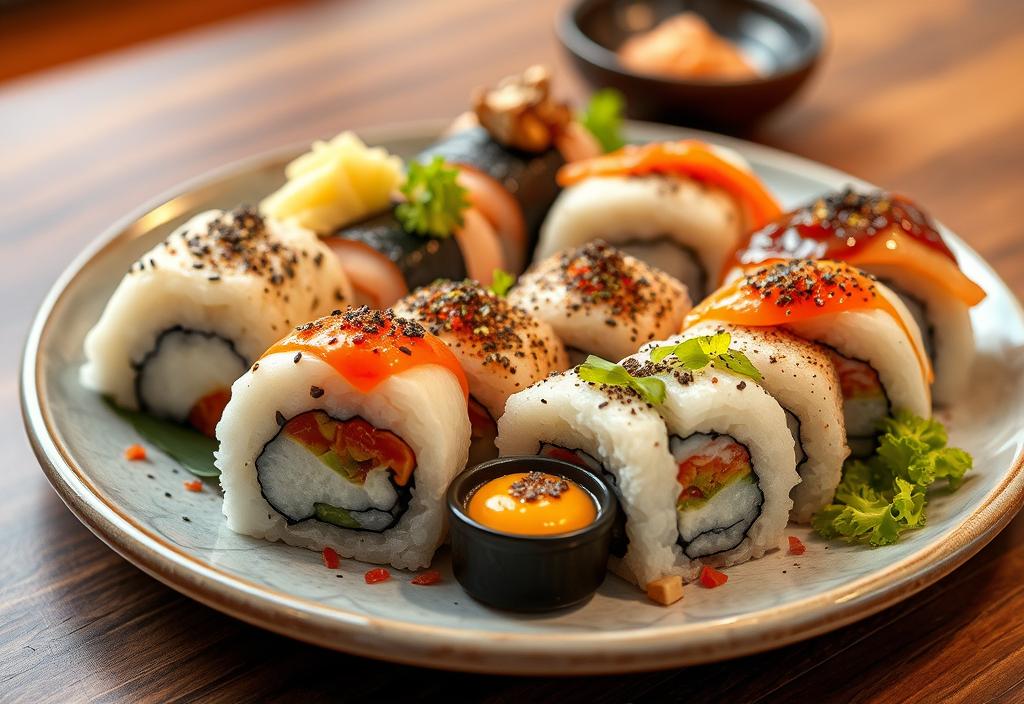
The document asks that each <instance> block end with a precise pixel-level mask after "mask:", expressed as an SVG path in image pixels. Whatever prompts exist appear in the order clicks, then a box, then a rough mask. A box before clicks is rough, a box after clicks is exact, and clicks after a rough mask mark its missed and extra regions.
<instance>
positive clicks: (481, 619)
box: [22, 124, 1024, 674]
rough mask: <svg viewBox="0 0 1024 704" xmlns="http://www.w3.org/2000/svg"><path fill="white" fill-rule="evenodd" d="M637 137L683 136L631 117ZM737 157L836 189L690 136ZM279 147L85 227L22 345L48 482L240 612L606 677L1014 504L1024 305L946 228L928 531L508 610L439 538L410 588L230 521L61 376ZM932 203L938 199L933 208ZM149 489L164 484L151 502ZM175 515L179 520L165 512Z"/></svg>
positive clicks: (730, 644) (182, 579)
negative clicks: (967, 288) (955, 393)
mask: <svg viewBox="0 0 1024 704" xmlns="http://www.w3.org/2000/svg"><path fill="white" fill-rule="evenodd" d="M438 129H439V126H438V125H436V124H434V125H429V126H424V125H418V126H407V127H404V128H397V129H392V130H389V131H387V132H381V131H377V132H376V133H375V132H371V131H366V132H365V133H364V134H363V136H364V138H365V139H366V140H367V141H368V142H369V143H371V144H374V143H377V144H383V145H385V146H387V147H389V148H391V149H392V150H394V151H396V152H398V153H401V154H403V155H410V154H412V153H415V152H416V151H417V150H418V149H420V148H422V147H423V146H425V144H426V143H427V142H429V141H430V139H431V138H432V137H433V136H434V135H435V134H437V132H438ZM630 136H631V137H632V138H633V139H636V140H649V139H675V138H680V137H687V136H694V133H693V132H690V131H686V130H680V129H676V128H668V127H662V126H656V125H642V124H634V125H632V126H631V135H630ZM698 136H701V137H703V138H706V139H709V140H711V141H716V142H719V143H723V144H726V145H728V146H731V147H733V148H735V149H737V150H738V151H739V152H741V153H742V154H743V155H744V156H745V157H746V158H747V159H749V160H750V162H751V163H752V164H753V165H754V168H755V169H756V170H757V171H758V173H759V174H760V175H761V177H762V178H763V179H764V180H765V182H766V183H767V184H768V186H769V187H770V188H771V189H772V190H773V191H775V193H777V194H778V195H779V197H780V198H781V199H782V201H783V202H784V203H785V204H786V205H794V204H797V203H799V202H802V201H805V200H806V199H808V198H809V197H811V196H814V195H816V194H818V193H820V192H822V191H825V190H828V189H835V188H839V187H842V186H843V185H845V184H847V183H855V184H860V185H866V184H863V183H862V182H860V181H858V180H857V179H854V178H852V177H850V176H847V175H845V174H842V173H839V172H837V171H835V170H832V169H829V168H827V167H824V166H821V165H818V164H815V163H812V162H809V161H806V160H804V159H800V158H797V157H794V156H790V155H787V154H783V153H780V152H777V151H774V150H771V149H767V148H765V147H760V146H756V145H753V144H749V143H746V142H740V141H737V140H732V139H727V138H724V137H719V136H716V135H703V134H698ZM297 151H298V150H296V149H291V150H288V151H287V152H281V153H278V154H276V155H271V156H267V157H260V158H257V159H254V160H249V161H246V162H244V163H242V164H238V165H235V166H232V167H229V168H227V169H224V170H222V171H219V172H217V173H215V174H212V175H210V176H207V177H204V178H202V179H199V180H197V181H195V182H192V183H189V184H186V185H185V186H184V187H182V188H181V189H180V190H179V191H178V192H177V193H176V194H174V195H173V196H170V197H166V198H162V199H160V200H159V201H158V203H157V204H156V205H155V206H151V207H148V208H145V209H144V210H142V211H141V212H140V213H139V214H136V215H134V216H132V217H130V218H128V219H126V220H125V221H123V222H122V223H120V224H119V225H117V226H115V227H114V228H112V229H111V230H110V231H109V232H107V233H106V234H105V235H104V236H103V237H101V238H100V239H99V240H98V241H97V242H96V243H95V244H94V245H93V246H91V247H90V248H89V249H88V251H86V252H84V253H83V254H82V255H81V256H80V257H79V258H78V259H77V260H76V261H75V262H74V264H72V266H71V267H70V268H69V269H68V271H67V272H65V274H64V275H63V276H62V277H61V278H60V280H59V281H58V282H57V283H56V285H55V286H54V287H53V290H52V291H51V292H50V295H49V296H48V298H47V299H46V302H45V303H44V304H43V306H42V309H41V310H40V312H39V315H38V317H37V318H36V321H35V324H34V325H33V328H32V331H31V334H30V336H29V339H28V343H27V347H26V350H25V356H24V362H23V373H22V403H23V410H24V414H25V422H26V426H27V428H28V433H29V436H30V438H31V440H32V443H33V446H34V448H35V451H36V453H37V455H38V457H39V460H40V462H41V464H42V466H43V469H44V471H45V472H46V475H47V477H48V478H49V480H50V482H51V483H52V484H53V486H54V488H55V489H56V490H57V493H58V494H60V496H61V498H63V499H64V501H65V502H66V503H67V505H68V506H69V507H70V508H71V510H72V511H73V512H74V513H75V514H76V515H77V516H78V517H79V518H80V519H81V520H82V521H83V522H84V523H85V524H86V525H87V526H89V528H90V529H92V530H93V532H95V533H96V534H97V535H98V536H99V537H100V538H102V539H103V540H104V541H106V542H107V543H108V544H109V545H110V546H111V547H113V548H114V549H115V550H117V551H118V552H119V553H120V554H122V555H123V556H124V557H125V558H127V559H128V560H130V561H132V562H133V563H135V564H136V565H138V566H139V567H141V568H142V569H144V570H146V571H147V572H149V573H150V574H151V575H153V576H154V577H156V578H157V579H159V580H161V581H163V582H164V583H166V584H168V585H170V586H171V587H173V588H175V589H177V590H179V591H181V592H183V593H185V594H187V595H189V596H191V597H193V598H195V599H197V600H199V601H201V602H203V603H205V604H207V605H209V606H212V607H214V608H217V609H220V610H221V611H224V612H226V613H229V614H232V615H234V616H237V617H238V618H241V619H243V620H245V621H249V622H250V623H254V624H257V625H260V626H263V627H265V628H268V629H271V630H274V631H278V632H280V633H284V634H287V635H290V636H293V637H295V638H299V639H302V640H306V641H310V642H313V643H318V644H320V645H323V646H327V647H330V648H336V649H338V650H344V651H349V652H353V653H358V654H360V655H366V656H370V657H376V658H384V659H388V660H396V661H401V662H406V663H413V664H417V665H426V666H433V667H443V668H452V669H459V670H473V671H482V672H502V673H561V674H567V673H598V672H600V673H609V672H625V671H631V670H642V669H654V668H660V667H669V666H676V665H684V664H692V663H699V662H706V661H710V660H716V659H721V658H727V657H733V656H737V655H741V654H746V653H750V652H754V651H758V650H765V649H768V648H772V647H777V646H780V645H783V644H786V643H790V642H792V641H796V640H799V639H802V638H807V637H810V636H813V635H816V634H819V633H823V632H825V631H828V630H831V629H834V628H837V627H839V626H842V625H844V624H847V623H850V622H851V621H854V620H856V619H859V618H863V617H865V616H867V615H869V614H872V613H874V612H877V611H879V610H880V609H882V608H884V607H886V606H889V605H891V604H893V603H895V602H897V601H899V600H900V599H903V598H906V597H907V596H909V595H911V594H913V593H914V592H916V591H918V590H920V589H922V588H924V587H925V586H927V585H928V584H931V583H932V582H934V581H936V580H937V579H939V578H940V577H942V576H943V575H945V574H947V573H948V572H949V571H951V570H952V569H954V568H955V567H957V566H958V565H960V564H962V563H963V562H964V561H965V560H967V559H968V558H969V557H970V556H971V555H973V554H974V553H975V552H977V551H978V550H979V549H981V547H982V546H983V545H985V543H987V542H988V541H989V540H990V539H991V538H992V537H993V536H994V535H995V534H996V533H997V532H998V531H999V530H1000V529H1001V528H1002V527H1003V526H1005V525H1006V523H1007V522H1008V521H1009V520H1010V518H1011V517H1012V516H1013V515H1014V514H1015V513H1016V512H1017V510H1018V509H1019V507H1020V505H1021V502H1022V499H1024V473H1022V465H1024V457H1022V443H1024V431H1022V429H1021V427H1020V424H1021V420H1022V419H1024V368H1022V367H1024V356H1022V355H1021V354H1020V349H1021V345H1022V344H1024V314H1022V311H1021V309H1020V307H1019V305H1018V303H1017V301H1016V300H1015V298H1014V296H1013V294H1012V293H1011V292H1010V291H1009V290H1008V289H1007V287H1006V285H1005V284H1004V283H1003V282H1002V281H1000V280H999V278H998V277H997V276H996V274H995V273H994V272H993V271H992V270H991V269H990V268H989V267H988V266H987V265H986V264H985V262H984V261H982V259H981V258H980V257H979V256H978V255H977V254H976V253H975V252H973V251H972V250H970V249H969V248H967V247H966V246H965V245H964V244H963V242H961V241H960V240H959V239H957V238H956V237H953V236H951V237H950V241H951V243H952V246H953V248H954V250H955V251H956V253H957V255H958V256H959V258H960V261H961V263H962V265H963V268H964V270H965V271H966V273H967V274H968V275H969V276H970V277H971V278H972V279H974V280H975V281H977V282H978V283H979V284H981V286H983V287H984V289H985V290H986V291H987V292H988V298H987V299H986V300H985V301H984V302H983V303H982V304H981V305H980V306H978V307H977V308H976V309H975V310H974V312H973V320H974V325H975V330H976V336H977V341H978V342H977V344H978V348H979V349H978V356H979V363H978V365H977V368H976V369H975V371H974V378H973V383H972V385H971V389H972V392H971V395H970V398H967V399H964V401H963V403H961V404H960V405H958V406H956V407H955V408H953V409H951V410H950V411H948V412H945V413H943V414H941V416H942V418H943V420H944V421H946V422H947V423H948V424H949V427H950V429H951V444H954V445H958V446H961V447H964V448H966V449H967V450H969V451H970V452H971V453H973V455H974V458H975V467H976V469H975V470H974V471H973V472H972V473H971V474H970V475H969V477H970V478H969V479H968V481H967V482H966V483H965V484H964V486H963V487H962V488H961V489H960V490H959V491H958V492H956V493H955V494H952V495H947V496H937V497H934V498H933V499H932V500H931V501H930V503H929V507H928V518H929V524H928V526H927V528H925V529H923V530H920V531H915V532H911V533H909V534H907V535H906V537H905V538H904V539H903V540H901V541H900V543H899V544H898V545H895V546H892V547H886V548H881V549H874V550H872V549H867V548H863V547H851V546H844V545H840V544H826V543H825V542H823V541H821V540H819V539H817V538H815V537H814V536H812V535H810V533H809V531H808V530H807V529H804V528H795V527H792V528H791V529H790V531H789V533H790V534H791V535H797V536H799V537H800V538H801V539H802V540H803V541H804V542H805V543H806V544H807V553H806V554H805V555H803V556H802V557H798V558H797V557H793V556H791V555H786V554H784V553H783V552H777V553H775V554H772V555H769V556H767V557H765V558H764V559H761V560H757V561H754V562H750V563H748V564H745V565H740V566H739V567H735V568H731V569H730V570H729V571H728V573H729V582H728V584H727V585H726V586H724V587H722V588H719V589H714V590H710V589H704V588H702V587H699V586H690V587H687V589H686V596H685V598H684V599H683V600H682V601H681V602H679V603H677V604H675V605H673V606H671V607H669V608H663V607H659V606H656V605H654V604H652V603H650V602H649V601H648V600H647V599H646V598H645V597H644V596H643V595H642V594H640V593H639V592H638V591H637V590H636V589H635V588H633V587H631V586H628V585H627V584H626V583H625V582H622V581H620V580H619V579H618V578H615V577H609V578H608V580H607V581H606V583H605V585H604V586H603V587H602V588H601V590H600V592H599V593H598V594H597V595H596V596H595V597H594V598H593V599H592V600H591V601H589V602H588V603H587V604H585V605H584V606H582V607H579V608H576V609H572V610H569V611H565V612H560V613H557V614H554V615H544V616H519V615H512V614H507V613H502V612H498V611H494V610H492V609H488V608H486V607H483V606H481V605H479V604H477V603H475V602H474V601H473V600H472V599H470V598H469V597H468V596H466V595H465V594H464V593H463V592H462V590H461V589H460V588H459V586H458V584H456V583H455V582H454V580H453V579H452V577H451V574H450V571H449V569H448V558H447V554H446V552H445V551H444V550H442V551H441V552H440V553H439V555H438V557H437V559H436V561H435V562H436V565H435V566H437V567H439V568H440V569H441V571H442V574H443V575H444V581H443V583H441V584H438V585H435V586H430V587H417V586H414V585H411V584H410V579H411V575H408V574H405V573H402V572H399V571H394V577H393V579H392V580H391V581H389V582H386V583H383V584H376V585H367V584H365V583H364V581H363V579H362V575H363V573H364V572H365V570H366V569H368V567H367V566H366V565H363V564H360V563H357V562H354V561H343V563H342V567H341V569H340V574H341V575H343V576H342V577H341V578H339V577H337V576H336V573H335V571H332V570H328V569H326V568H324V566H323V565H322V563H321V558H320V555H319V554H317V553H315V552H310V551H307V550H302V549H299V548H292V547H288V546H286V545H282V544H270V543H267V542H263V541H260V540H254V539H250V538H247V537H244V536H240V535H235V534H234V533H232V532H231V531H229V530H228V529H227V528H225V526H224V521H223V518H222V516H221V511H220V508H221V500H220V497H219V496H218V494H217V493H216V492H215V491H212V490H210V489H209V488H206V489H205V490H204V491H203V492H202V493H199V494H195V493H189V492H186V491H184V490H183V487H182V482H183V480H185V479H188V478H190V477H189V476H188V475H187V474H186V473H185V471H184V470H182V469H179V468H178V467H177V466H176V463H175V462H174V461H173V460H170V459H169V458H167V457H165V456H163V455H161V454H160V453H159V452H158V451H156V450H153V451H151V453H150V454H151V460H150V463H149V464H148V465H146V466H144V465H141V464H140V463H130V462H127V461H126V460H124V459H123V458H122V453H123V451H124V448H125V447H126V446H128V445H129V444H131V443H133V442H136V441H138V439H139V438H138V436H137V435H136V434H135V433H134V432H133V430H132V428H131V427H130V426H129V425H128V424H127V423H126V422H124V421H122V420H121V419H119V418H118V417H117V416H116V415H114V414H113V413H112V412H111V411H110V410H109V409H108V408H107V406H105V405H104V404H103V403H102V401H101V399H100V398H99V397H98V396H96V395H95V394H93V393H90V392H88V391H86V390H85V389H83V388H82V387H81V386H80V385H79V383H78V369H79V366H80V365H81V363H82V340H83V337H84V336H85V334H86V332H87V331H88V330H89V328H90V327H92V325H93V324H94V323H95V322H96V320H97V318H98V316H99V314H100V311H101V310H102V308H103V306H104V305H105V303H106V301H107V298H108V297H109V296H110V294H111V292H112V291H113V289H114V287H115V286H116V285H117V283H118V281H119V280H120V279H121V276H122V275H123V273H124V272H125V271H126V270H127V267H128V265H129V264H130V263H131V262H132V261H133V260H134V259H136V258H137V257H138V256H139V255H140V254H141V253H142V252H144V251H145V250H147V249H149V248H150V247H151V246H152V245H153V244H155V243H156V242H157V241H159V240H160V239H162V238H164V237H165V236H166V235H167V234H168V233H169V232H170V230H171V229H173V228H174V227H177V226H178V225H179V224H181V223H182V222H183V221H184V220H185V219H186V218H187V217H188V216H189V215H190V214H191V213H194V212H196V211H200V210H205V209H207V208H213V207H218V208H225V207H232V206H234V205H236V204H237V203H239V202H249V203H254V202H256V201H257V200H258V199H259V198H260V197H261V196H262V195H263V194H265V193H267V192H269V191H270V190H271V189H273V188H275V187H276V186H277V185H278V184H279V183H280V181H281V178H282V175H281V170H282V166H283V164H284V163H285V162H286V161H287V160H288V159H289V158H291V157H292V156H294V155H295V154H296V153H297ZM946 207H953V206H950V205H948V204H947V206H946ZM165 493H169V494H170V498H167V497H166V495H165ZM184 517H187V518H188V521H185V520H184Z"/></svg>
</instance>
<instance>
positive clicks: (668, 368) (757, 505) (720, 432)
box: [621, 347, 800, 576]
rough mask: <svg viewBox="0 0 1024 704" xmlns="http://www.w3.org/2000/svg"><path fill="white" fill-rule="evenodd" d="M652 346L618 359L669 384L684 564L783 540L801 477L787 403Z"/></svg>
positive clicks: (679, 552) (679, 557)
mask: <svg viewBox="0 0 1024 704" xmlns="http://www.w3.org/2000/svg"><path fill="white" fill-rule="evenodd" d="M729 349H730V351H731V352H733V353H735V351H734V348H732V347H730V348H729ZM651 355H652V352H651V351H648V352H645V353H640V354H636V355H633V356H632V357H629V358H627V359H625V360H623V361H622V362H621V365H622V367H623V368H624V369H625V370H626V371H627V372H629V373H630V374H631V375H633V376H634V377H637V378H640V379H651V378H653V379H659V380H661V381H662V383H663V384H664V386H665V398H664V401H663V402H662V403H660V404H658V405H657V406H656V407H657V409H658V412H659V413H661V416H662V418H664V419H665V425H666V428H667V430H668V436H669V452H670V454H671V456H672V462H673V466H672V469H673V472H672V477H673V478H674V479H675V480H676V483H677V485H678V486H677V487H675V491H674V492H673V493H672V494H671V496H670V498H671V500H672V515H673V516H674V517H675V528H676V534H675V539H674V541H673V543H674V544H673V546H672V549H673V554H674V557H675V560H676V562H675V564H676V565H677V568H682V569H684V570H685V569H686V568H687V567H691V566H692V565H693V561H697V562H700V563H702V564H709V565H713V566H729V565H735V564H739V563H741V562H746V561H747V560H750V559H755V558H758V557H761V556H763V555H764V554H765V553H766V552H767V551H769V550H774V549H776V548H778V547H779V546H780V545H781V543H782V540H783V532H784V531H785V528H786V523H787V521H788V520H789V512H790V509H791V508H792V506H793V501H792V499H790V498H789V494H790V491H791V490H792V488H793V487H794V486H796V484H797V482H799V481H800V477H799V475H798V474H797V473H796V455H795V451H794V443H793V436H792V435H791V434H790V432H789V428H788V426H787V422H786V414H785V412H784V411H783V409H782V407H781V406H780V405H779V404H778V402H777V401H776V400H775V399H773V398H772V397H771V396H770V395H769V394H768V393H767V392H766V391H765V390H764V389H763V388H762V387H761V386H759V385H758V384H756V383H753V382H752V381H751V380H750V379H749V378H748V377H747V376H744V375H741V374H739V373H736V372H734V371H731V370H730V369H728V368H725V367H724V366H723V365H721V364H717V363H716V364H713V365H709V366H706V367H704V368H702V369H694V370H686V369H684V368H681V367H680V366H678V365H677V364H676V363H675V362H674V361H673V360H672V359H671V357H669V358H665V359H662V360H660V361H659V362H654V361H653V360H652V356H651ZM659 508H660V506H659ZM661 510H664V509H661ZM671 573H672V574H675V573H677V572H676V571H673V572H671ZM684 576H685V572H684Z"/></svg>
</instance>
